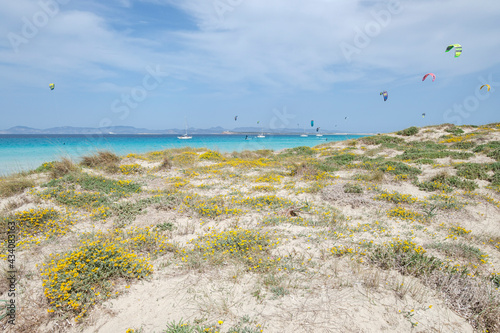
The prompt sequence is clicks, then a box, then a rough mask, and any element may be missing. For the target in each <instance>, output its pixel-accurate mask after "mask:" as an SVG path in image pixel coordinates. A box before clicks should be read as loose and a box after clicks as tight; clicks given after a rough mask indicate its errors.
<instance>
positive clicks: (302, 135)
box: [300, 126, 307, 138]
mask: <svg viewBox="0 0 500 333" xmlns="http://www.w3.org/2000/svg"><path fill="white" fill-rule="evenodd" d="M300 136H301V137H303V138H307V134H306V127H305V126H304V134H301V135H300Z"/></svg>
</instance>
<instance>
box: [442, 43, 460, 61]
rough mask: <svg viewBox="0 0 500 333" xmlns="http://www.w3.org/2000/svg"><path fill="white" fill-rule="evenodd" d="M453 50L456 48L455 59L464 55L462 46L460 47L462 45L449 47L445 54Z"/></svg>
mask: <svg viewBox="0 0 500 333" xmlns="http://www.w3.org/2000/svg"><path fill="white" fill-rule="evenodd" d="M452 48H455V58H457V57H459V56H460V54H462V45H460V44H451V45H448V47H447V48H446V51H445V52H448V51H450V50H451V49H452Z"/></svg>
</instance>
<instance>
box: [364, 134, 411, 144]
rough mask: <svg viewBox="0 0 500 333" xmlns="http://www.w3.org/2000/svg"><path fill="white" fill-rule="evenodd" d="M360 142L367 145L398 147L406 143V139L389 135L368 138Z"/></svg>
mask: <svg viewBox="0 0 500 333" xmlns="http://www.w3.org/2000/svg"><path fill="white" fill-rule="evenodd" d="M359 141H360V142H362V143H364V144H367V145H387V144H392V145H397V144H401V143H404V142H405V140H404V139H401V138H398V137H394V136H388V135H376V136H368V137H364V138H361V139H359Z"/></svg>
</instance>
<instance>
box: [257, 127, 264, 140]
mask: <svg viewBox="0 0 500 333" xmlns="http://www.w3.org/2000/svg"><path fill="white" fill-rule="evenodd" d="M257 137H258V138H261V139H262V138H265V137H266V136H265V135H264V129H262V131H261V132H260V134H259V135H257Z"/></svg>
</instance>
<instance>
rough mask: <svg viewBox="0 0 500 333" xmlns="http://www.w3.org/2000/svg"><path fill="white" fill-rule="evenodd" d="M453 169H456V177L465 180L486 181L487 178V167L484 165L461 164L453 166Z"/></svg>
mask: <svg viewBox="0 0 500 333" xmlns="http://www.w3.org/2000/svg"><path fill="white" fill-rule="evenodd" d="M455 169H457V176H460V177H464V178H467V179H482V180H487V179H488V178H489V176H488V174H487V173H486V172H488V171H489V166H488V165H486V164H479V163H461V164H458V165H457V166H455Z"/></svg>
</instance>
